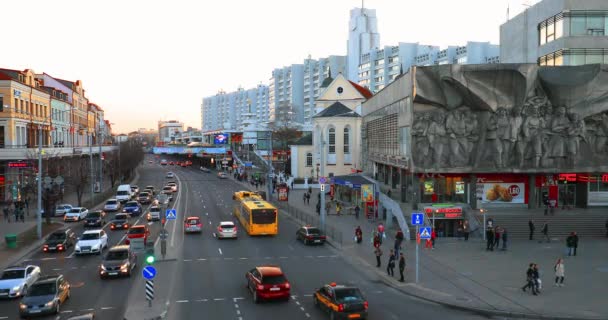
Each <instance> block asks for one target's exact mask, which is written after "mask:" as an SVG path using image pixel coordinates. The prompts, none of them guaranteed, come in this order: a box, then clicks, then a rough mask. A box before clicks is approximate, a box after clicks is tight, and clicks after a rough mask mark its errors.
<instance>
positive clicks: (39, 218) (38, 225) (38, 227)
mask: <svg viewBox="0 0 608 320" xmlns="http://www.w3.org/2000/svg"><path fill="white" fill-rule="evenodd" d="M37 178H38V201H37V202H38V212H37V214H36V235H37V236H38V239H41V238H42V125H41V126H40V127H38V174H37Z"/></svg>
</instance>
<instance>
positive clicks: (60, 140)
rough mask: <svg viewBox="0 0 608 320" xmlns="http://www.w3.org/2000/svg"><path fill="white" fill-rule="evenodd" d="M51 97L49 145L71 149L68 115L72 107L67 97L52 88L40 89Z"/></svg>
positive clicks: (65, 94)
mask: <svg viewBox="0 0 608 320" xmlns="http://www.w3.org/2000/svg"><path fill="white" fill-rule="evenodd" d="M42 88H43V89H44V90H45V91H46V92H47V93H48V94H49V95H50V96H51V121H52V124H53V126H52V128H51V144H52V145H53V146H60V147H71V146H72V139H70V113H71V111H72V110H71V109H72V106H71V105H70V103H69V102H68V95H67V93H65V92H62V91H61V90H57V89H55V88H53V87H42Z"/></svg>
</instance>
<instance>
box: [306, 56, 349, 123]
mask: <svg viewBox="0 0 608 320" xmlns="http://www.w3.org/2000/svg"><path fill="white" fill-rule="evenodd" d="M340 73H342V74H346V57H345V56H329V57H326V58H320V59H318V60H315V59H311V58H310V57H309V58H308V59H306V60H304V120H303V123H304V124H311V123H312V117H313V116H314V115H315V113H316V112H315V99H317V98H318V97H319V95H320V94H321V91H322V89H321V85H322V84H323V81H324V80H325V79H328V78H332V75H333V76H334V77H335V76H336V75H337V74H340Z"/></svg>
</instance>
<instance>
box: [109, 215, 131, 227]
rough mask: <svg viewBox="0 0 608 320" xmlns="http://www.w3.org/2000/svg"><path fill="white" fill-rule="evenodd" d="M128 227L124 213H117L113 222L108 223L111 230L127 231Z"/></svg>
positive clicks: (127, 219)
mask: <svg viewBox="0 0 608 320" xmlns="http://www.w3.org/2000/svg"><path fill="white" fill-rule="evenodd" d="M129 227H130V225H129V216H128V215H127V214H126V213H117V214H116V215H115V216H114V220H112V221H110V229H111V230H118V229H121V230H127V229H129Z"/></svg>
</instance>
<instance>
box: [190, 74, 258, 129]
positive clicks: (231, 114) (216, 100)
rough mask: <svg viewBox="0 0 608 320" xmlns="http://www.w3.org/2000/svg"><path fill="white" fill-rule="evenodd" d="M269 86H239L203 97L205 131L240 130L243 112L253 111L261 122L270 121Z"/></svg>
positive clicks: (202, 112)
mask: <svg viewBox="0 0 608 320" xmlns="http://www.w3.org/2000/svg"><path fill="white" fill-rule="evenodd" d="M268 98H269V94H268V86H265V85H262V84H259V85H258V86H257V87H255V88H251V89H243V88H239V89H237V90H236V91H233V92H228V93H226V92H224V91H220V92H218V93H217V94H216V95H214V96H210V97H206V98H203V104H202V105H201V115H202V119H201V122H202V128H203V131H212V130H222V129H225V130H238V129H239V128H240V127H241V126H242V123H243V120H244V118H243V117H242V116H241V114H242V113H247V112H252V113H255V114H256V117H255V119H256V120H257V121H260V122H266V121H268V117H269V113H268Z"/></svg>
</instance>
